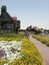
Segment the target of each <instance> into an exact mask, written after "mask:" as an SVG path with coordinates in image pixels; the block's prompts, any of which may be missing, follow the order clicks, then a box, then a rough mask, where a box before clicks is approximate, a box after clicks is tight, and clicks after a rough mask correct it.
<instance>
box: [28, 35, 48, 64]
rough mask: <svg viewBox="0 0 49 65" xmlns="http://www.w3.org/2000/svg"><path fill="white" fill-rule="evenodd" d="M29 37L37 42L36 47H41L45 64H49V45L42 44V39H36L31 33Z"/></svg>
mask: <svg viewBox="0 0 49 65" xmlns="http://www.w3.org/2000/svg"><path fill="white" fill-rule="evenodd" d="M29 39H30V41H32V42H34V43H35V45H36V47H37V48H38V49H39V51H40V52H41V54H42V56H43V57H44V64H45V65H49V47H47V46H46V45H44V44H42V43H41V42H40V41H38V40H36V39H35V38H33V37H32V36H31V35H30V37H29Z"/></svg>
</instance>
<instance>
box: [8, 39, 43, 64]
mask: <svg viewBox="0 0 49 65" xmlns="http://www.w3.org/2000/svg"><path fill="white" fill-rule="evenodd" d="M22 40H23V44H22V49H21V51H20V52H21V56H20V58H18V59H16V58H15V59H14V60H13V61H12V62H11V63H10V64H9V65H43V58H42V56H41V55H40V53H39V52H38V49H37V48H36V47H35V46H34V44H33V43H31V42H30V41H29V40H28V39H22Z"/></svg>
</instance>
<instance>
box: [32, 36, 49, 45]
mask: <svg viewBox="0 0 49 65" xmlns="http://www.w3.org/2000/svg"><path fill="white" fill-rule="evenodd" d="M33 37H34V38H36V39H38V40H40V41H41V42H42V43H44V44H46V45H47V46H49V38H48V37H45V36H40V35H33Z"/></svg>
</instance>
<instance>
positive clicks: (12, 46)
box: [0, 41, 22, 59]
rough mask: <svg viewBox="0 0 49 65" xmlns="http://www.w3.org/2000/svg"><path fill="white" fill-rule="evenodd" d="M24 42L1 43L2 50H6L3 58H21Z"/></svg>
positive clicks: (0, 48)
mask: <svg viewBox="0 0 49 65" xmlns="http://www.w3.org/2000/svg"><path fill="white" fill-rule="evenodd" d="M21 44H22V41H0V50H4V51H5V53H4V55H3V56H2V58H5V59H14V58H15V57H19V56H20V50H21Z"/></svg>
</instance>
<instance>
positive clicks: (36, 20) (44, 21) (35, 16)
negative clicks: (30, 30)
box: [0, 0, 49, 29]
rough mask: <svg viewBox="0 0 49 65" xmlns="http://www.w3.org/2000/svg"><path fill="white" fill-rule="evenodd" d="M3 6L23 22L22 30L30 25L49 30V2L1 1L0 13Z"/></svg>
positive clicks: (31, 0) (48, 0) (44, 0)
mask: <svg viewBox="0 0 49 65" xmlns="http://www.w3.org/2000/svg"><path fill="white" fill-rule="evenodd" d="M2 5H6V6H7V12H8V13H9V14H10V15H11V16H16V17H17V18H18V20H20V21H21V29H26V28H27V27H28V26H30V25H32V26H37V27H39V28H44V29H49V0H0V13H1V6H2Z"/></svg>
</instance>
